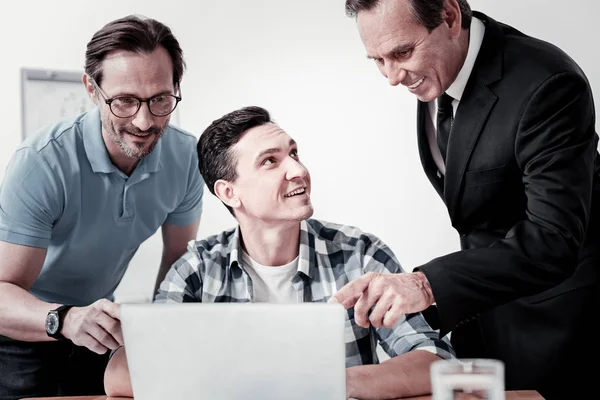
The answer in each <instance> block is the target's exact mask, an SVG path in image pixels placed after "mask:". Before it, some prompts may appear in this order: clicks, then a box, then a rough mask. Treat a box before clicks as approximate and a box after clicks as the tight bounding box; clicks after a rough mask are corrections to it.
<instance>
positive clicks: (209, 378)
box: [121, 303, 346, 400]
mask: <svg viewBox="0 0 600 400" xmlns="http://www.w3.org/2000/svg"><path fill="white" fill-rule="evenodd" d="M345 315H346V313H345V311H344V309H343V307H342V306H341V305H339V304H326V303H303V304H267V303H217V304H202V303H185V304H123V305H122V306H121V326H122V330H123V336H124V340H125V349H126V352H127V361H128V364H129V371H130V375H131V384H132V387H133V395H134V398H135V400H165V399H203V400H242V399H244V400H245V399H260V400H282V399H289V400H295V399H303V400H306V399H316V400H320V399H322V400H345V399H346V373H345V344H344V323H345Z"/></svg>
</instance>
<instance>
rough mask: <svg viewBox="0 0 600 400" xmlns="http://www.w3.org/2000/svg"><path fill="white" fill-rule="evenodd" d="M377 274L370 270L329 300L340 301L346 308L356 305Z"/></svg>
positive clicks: (330, 301) (332, 301) (331, 301)
mask: <svg viewBox="0 0 600 400" xmlns="http://www.w3.org/2000/svg"><path fill="white" fill-rule="evenodd" d="M375 276H376V274H374V273H372V272H369V273H367V274H365V275H363V276H361V277H360V278H358V279H355V280H353V281H352V282H350V283H348V284H346V285H345V286H344V287H343V288H341V289H340V290H339V291H338V292H337V293H336V294H334V295H333V296H332V297H331V298H330V299H329V301H328V302H329V303H336V302H337V303H340V304H341V305H343V306H344V308H350V307H352V306H354V305H355V304H356V302H357V301H358V300H359V299H360V297H361V296H362V294H363V292H364V291H365V289H366V288H367V287H368V286H369V283H371V280H372V279H373V278H374V277H375Z"/></svg>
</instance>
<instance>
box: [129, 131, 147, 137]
mask: <svg viewBox="0 0 600 400" xmlns="http://www.w3.org/2000/svg"><path fill="white" fill-rule="evenodd" d="M127 133H128V134H130V135H131V136H135V137H139V138H146V137H148V136H150V135H151V134H152V133H150V132H146V133H144V134H139V133H133V132H127Z"/></svg>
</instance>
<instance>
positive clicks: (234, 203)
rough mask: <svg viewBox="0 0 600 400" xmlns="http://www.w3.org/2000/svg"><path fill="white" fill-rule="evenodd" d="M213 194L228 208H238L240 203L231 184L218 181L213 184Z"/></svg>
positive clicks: (221, 180)
mask: <svg viewBox="0 0 600 400" xmlns="http://www.w3.org/2000/svg"><path fill="white" fill-rule="evenodd" d="M214 189H215V194H216V195H217V197H218V198H219V200H221V201H222V202H223V203H225V204H227V205H228V206H229V207H231V208H233V209H236V208H239V207H240V205H241V204H242V202H241V201H240V199H239V198H238V197H237V196H236V194H235V190H234V187H233V185H232V184H231V182H227V181H225V180H223V179H219V180H218V181H216V182H215V187H214Z"/></svg>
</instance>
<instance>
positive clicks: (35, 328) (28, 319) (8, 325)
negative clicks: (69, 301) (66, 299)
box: [0, 282, 60, 342]
mask: <svg viewBox="0 0 600 400" xmlns="http://www.w3.org/2000/svg"><path fill="white" fill-rule="evenodd" d="M59 306H60V304H54V303H46V302H43V301H41V300H39V299H37V298H36V297H35V296H33V295H31V294H30V293H29V292H28V291H26V290H24V289H23V288H21V287H19V286H17V285H15V284H12V283H8V282H0V334H1V335H4V336H8V337H10V338H13V339H16V340H23V341H27V342H42V341H49V340H54V339H52V338H50V337H49V336H48V335H47V334H46V327H45V326H46V323H45V321H46V315H47V314H48V311H50V310H53V309H55V308H57V307H59Z"/></svg>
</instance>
